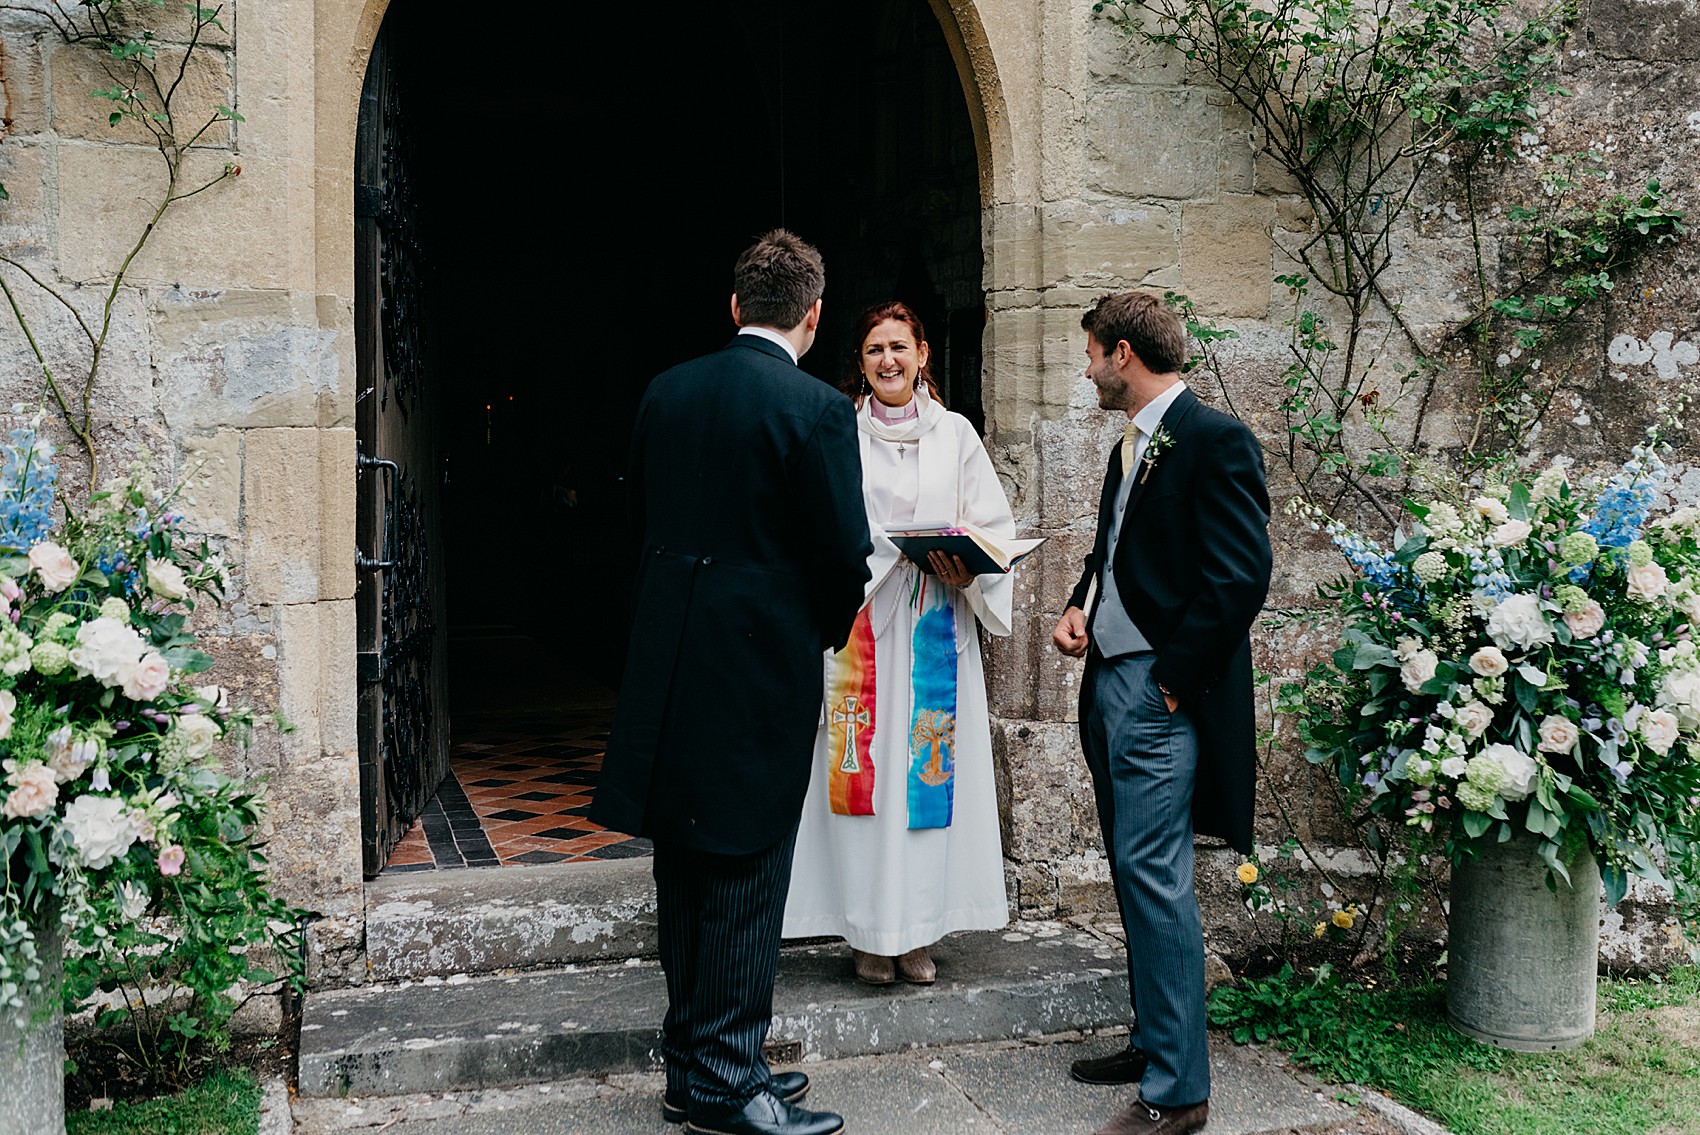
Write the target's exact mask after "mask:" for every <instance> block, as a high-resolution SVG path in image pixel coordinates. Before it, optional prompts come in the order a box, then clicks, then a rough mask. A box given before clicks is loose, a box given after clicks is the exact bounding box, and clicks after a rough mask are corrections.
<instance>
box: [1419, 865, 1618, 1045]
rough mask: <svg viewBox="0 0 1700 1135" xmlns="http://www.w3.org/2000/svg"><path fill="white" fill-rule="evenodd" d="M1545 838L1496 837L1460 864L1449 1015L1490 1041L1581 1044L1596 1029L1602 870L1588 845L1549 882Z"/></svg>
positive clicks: (1450, 946)
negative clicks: (1565, 873) (1566, 875)
mask: <svg viewBox="0 0 1700 1135" xmlns="http://www.w3.org/2000/svg"><path fill="white" fill-rule="evenodd" d="M1539 846H1540V841H1539V839H1538V837H1535V836H1531V835H1529V834H1527V833H1520V834H1519V835H1518V836H1517V837H1516V838H1514V839H1511V840H1509V841H1508V842H1506V843H1499V844H1488V845H1486V846H1484V847H1482V848H1481V853H1480V855H1479V856H1478V858H1476V859H1475V860H1473V861H1471V862H1469V863H1465V864H1463V865H1461V866H1459V867H1456V868H1454V869H1453V872H1452V909H1451V914H1450V915H1449V916H1448V918H1447V927H1448V939H1449V941H1448V943H1447V977H1446V1016H1447V1019H1448V1020H1449V1021H1450V1022H1451V1024H1452V1027H1453V1028H1455V1029H1457V1030H1458V1031H1459V1032H1461V1033H1463V1034H1465V1035H1466V1036H1469V1037H1473V1038H1474V1039H1476V1040H1479V1041H1482V1042H1483V1043H1485V1044H1491V1045H1496V1046H1498V1047H1500V1048H1509V1049H1514V1050H1516V1051H1519V1052H1548V1051H1552V1050H1555V1049H1561V1048H1574V1047H1575V1046H1577V1045H1579V1044H1581V1043H1582V1042H1583V1041H1585V1040H1587V1039H1588V1038H1589V1037H1591V1036H1593V1035H1594V991H1595V977H1596V973H1597V970H1598V966H1599V949H1600V869H1599V865H1598V864H1596V863H1595V862H1594V857H1593V856H1592V855H1590V854H1587V853H1583V854H1581V855H1578V856H1577V857H1576V858H1575V861H1574V862H1568V863H1566V864H1565V867H1566V869H1567V870H1569V872H1570V885H1569V886H1566V885H1565V883H1564V880H1563V879H1562V878H1559V879H1557V880H1556V882H1557V884H1558V889H1557V891H1556V893H1555V892H1554V891H1550V890H1548V889H1547V882H1546V876H1547V866H1546V864H1545V863H1544V862H1542V860H1541V858H1540V855H1539V853H1538V851H1537V849H1538V848H1539Z"/></svg>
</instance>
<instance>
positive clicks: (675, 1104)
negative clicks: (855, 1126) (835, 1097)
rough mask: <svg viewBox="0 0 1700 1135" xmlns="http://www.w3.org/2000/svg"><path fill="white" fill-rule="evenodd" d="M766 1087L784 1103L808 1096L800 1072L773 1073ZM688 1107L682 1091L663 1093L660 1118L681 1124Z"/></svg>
mask: <svg viewBox="0 0 1700 1135" xmlns="http://www.w3.org/2000/svg"><path fill="white" fill-rule="evenodd" d="M767 1086H768V1090H769V1091H771V1092H772V1093H773V1094H774V1095H776V1096H778V1097H779V1098H780V1099H782V1100H784V1101H785V1102H786V1103H796V1102H797V1101H798V1100H800V1099H802V1098H803V1097H804V1096H806V1095H808V1094H809V1078H808V1077H807V1076H805V1075H803V1074H802V1073H801V1072H775V1073H774V1074H773V1079H771V1080H769V1081H768V1085H767ZM689 1106H690V1096H689V1095H688V1094H686V1092H685V1091H684V1089H682V1088H681V1089H679V1090H677V1091H671V1092H665V1093H663V1094H662V1096H661V1118H662V1119H665V1120H666V1121H667V1122H668V1123H683V1122H684V1121H685V1120H686V1119H688V1118H689V1115H688V1113H687V1110H686V1109H687V1108H689Z"/></svg>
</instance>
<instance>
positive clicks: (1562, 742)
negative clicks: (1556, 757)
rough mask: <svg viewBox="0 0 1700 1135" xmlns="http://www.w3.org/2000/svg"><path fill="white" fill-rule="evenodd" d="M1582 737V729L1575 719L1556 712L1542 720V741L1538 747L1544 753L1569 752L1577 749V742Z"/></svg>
mask: <svg viewBox="0 0 1700 1135" xmlns="http://www.w3.org/2000/svg"><path fill="white" fill-rule="evenodd" d="M1581 739H1582V731H1581V730H1580V729H1578V728H1576V723H1575V722H1574V721H1572V720H1570V719H1569V718H1568V717H1559V716H1558V715H1556V714H1554V715H1552V716H1551V717H1546V718H1543V719H1542V720H1541V743H1540V745H1538V746H1537V748H1539V749H1540V751H1541V752H1543V753H1569V752H1573V751H1575V748H1576V742H1577V741H1579V740H1581Z"/></svg>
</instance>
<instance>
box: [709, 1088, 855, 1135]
mask: <svg viewBox="0 0 1700 1135" xmlns="http://www.w3.org/2000/svg"><path fill="white" fill-rule="evenodd" d="M699 1110H700V1109H699ZM685 1130H686V1131H687V1132H689V1133H690V1135H839V1133H840V1132H841V1131H843V1130H844V1117H843V1116H840V1115H834V1114H833V1113H832V1112H830V1111H809V1110H808V1109H807V1108H801V1107H798V1106H797V1105H796V1104H794V1103H786V1102H785V1101H784V1100H782V1099H780V1098H779V1097H778V1096H776V1095H774V1094H773V1093H772V1092H768V1091H761V1092H757V1093H756V1094H755V1095H754V1096H752V1097H751V1098H750V1102H749V1103H747V1104H745V1105H744V1106H743V1107H742V1108H740V1109H738V1110H737V1111H733V1112H726V1113H722V1114H716V1115H693V1116H691V1118H690V1121H689V1122H688V1123H686V1124H685Z"/></svg>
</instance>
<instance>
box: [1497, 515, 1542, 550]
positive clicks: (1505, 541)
mask: <svg viewBox="0 0 1700 1135" xmlns="http://www.w3.org/2000/svg"><path fill="white" fill-rule="evenodd" d="M1532 531H1534V529H1532V528H1530V527H1529V522H1528V521H1527V520H1507V521H1506V522H1505V523H1504V524H1501V525H1500V526H1499V527H1498V528H1495V529H1494V530H1493V532H1492V533H1491V534H1490V535H1489V537H1488V538H1489V539H1490V540H1492V541H1493V542H1494V544H1495V545H1497V546H1498V547H1501V548H1509V547H1511V545H1513V544H1521V543H1522V542H1523V541H1525V540H1527V539H1528V538H1529V533H1530V532H1532Z"/></svg>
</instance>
